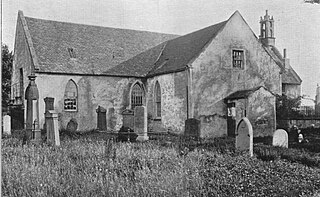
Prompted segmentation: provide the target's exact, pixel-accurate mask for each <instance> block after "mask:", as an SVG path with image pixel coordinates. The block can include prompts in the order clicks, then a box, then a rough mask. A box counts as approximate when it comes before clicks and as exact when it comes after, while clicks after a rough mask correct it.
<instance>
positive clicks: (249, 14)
mask: <svg viewBox="0 0 320 197" xmlns="http://www.w3.org/2000/svg"><path fill="white" fill-rule="evenodd" d="M18 10H22V11H23V13H24V15H25V16H29V17H35V18H42V19H49V20H57V21H65V22H73V23H83V24H91V25H99V26H107V27H118V28H126V29H136V30H147V31H155V32H162V33H172V34H179V35H183V34H186V33H189V32H192V31H195V30H198V29H201V28H204V27H206V26H209V25H213V24H215V23H218V22H221V21H224V20H226V19H228V18H229V17H230V16H231V15H232V13H233V12H235V11H236V10H238V11H240V13H241V15H242V16H243V17H244V19H245V20H246V21H247V23H248V24H249V26H250V27H251V28H252V30H253V31H254V32H255V34H256V35H257V36H259V20H260V16H263V15H265V10H268V11H269V15H272V16H273V17H274V19H275V37H276V46H277V48H278V49H279V51H283V48H286V49H287V56H288V58H290V63H291V66H292V67H293V68H294V69H295V71H296V72H297V73H298V74H299V75H300V77H301V78H302V80H303V82H302V93H303V94H307V95H310V96H311V97H313V98H314V96H315V91H316V86H317V83H319V84H320V55H319V54H320V52H319V51H320V33H319V31H320V5H318V4H306V3H303V0H277V1H274V0H268V1H266V0H254V1H248V0H55V1H53V0H2V12H1V14H2V42H3V43H5V44H7V45H8V46H9V48H10V49H11V50H12V49H13V43H14V34H15V26H16V20H17V14H18Z"/></svg>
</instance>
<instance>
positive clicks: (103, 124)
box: [96, 106, 107, 131]
mask: <svg viewBox="0 0 320 197" xmlns="http://www.w3.org/2000/svg"><path fill="white" fill-rule="evenodd" d="M96 112H97V115H98V118H97V120H98V122H97V128H98V129H99V130H101V131H103V130H106V129H107V117H106V113H107V110H106V109H105V108H103V107H101V106H98V108H97V109H96Z"/></svg>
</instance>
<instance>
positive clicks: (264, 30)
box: [259, 10, 275, 47]
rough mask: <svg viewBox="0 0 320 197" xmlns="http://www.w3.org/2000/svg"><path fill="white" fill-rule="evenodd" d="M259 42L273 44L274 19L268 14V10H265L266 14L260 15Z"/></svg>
mask: <svg viewBox="0 0 320 197" xmlns="http://www.w3.org/2000/svg"><path fill="white" fill-rule="evenodd" d="M259 40H260V42H262V44H263V45H265V46H267V47H269V46H275V37H274V20H273V16H271V18H270V16H269V15H268V10H266V15H265V16H264V17H263V18H262V17H260V36H259Z"/></svg>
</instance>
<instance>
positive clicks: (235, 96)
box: [225, 86, 274, 100]
mask: <svg viewBox="0 0 320 197" xmlns="http://www.w3.org/2000/svg"><path fill="white" fill-rule="evenodd" d="M260 88H264V89H265V90H267V91H268V92H270V91H269V90H268V89H266V88H265V87H264V86H258V87H255V88H252V89H247V90H239V91H236V92H234V93H232V94H230V95H229V96H227V97H226V98H225V99H226V100H227V99H243V98H248V97H249V96H250V95H251V94H252V93H254V92H255V91H257V90H259V89H260ZM270 93H271V94H272V95H274V94H273V93H272V92H270Z"/></svg>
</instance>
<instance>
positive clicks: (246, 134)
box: [236, 117, 253, 157]
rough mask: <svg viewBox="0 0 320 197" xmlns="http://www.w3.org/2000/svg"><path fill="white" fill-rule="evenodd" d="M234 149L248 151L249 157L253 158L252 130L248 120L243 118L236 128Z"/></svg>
mask: <svg viewBox="0 0 320 197" xmlns="http://www.w3.org/2000/svg"><path fill="white" fill-rule="evenodd" d="M236 149H237V150H239V151H248V152H249V154H250V157H252V156H253V130H252V125H251V123H250V121H249V119H248V118H246V117H244V118H242V119H241V120H240V122H239V123H238V126H237V133H236Z"/></svg>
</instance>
